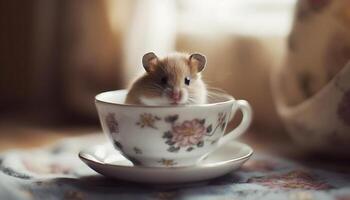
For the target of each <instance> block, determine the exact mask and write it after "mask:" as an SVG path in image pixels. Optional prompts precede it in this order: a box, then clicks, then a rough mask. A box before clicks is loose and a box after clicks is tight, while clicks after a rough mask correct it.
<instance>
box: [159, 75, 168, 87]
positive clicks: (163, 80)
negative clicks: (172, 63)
mask: <svg viewBox="0 0 350 200" xmlns="http://www.w3.org/2000/svg"><path fill="white" fill-rule="evenodd" d="M160 82H161V83H162V84H163V85H166V84H167V83H168V77H166V76H164V77H162V79H160Z"/></svg>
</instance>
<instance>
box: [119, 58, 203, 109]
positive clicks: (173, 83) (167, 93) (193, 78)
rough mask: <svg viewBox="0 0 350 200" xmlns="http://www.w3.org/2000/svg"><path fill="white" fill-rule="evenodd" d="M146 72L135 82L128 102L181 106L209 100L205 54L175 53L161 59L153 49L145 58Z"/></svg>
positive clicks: (130, 90) (143, 60)
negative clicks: (204, 76) (204, 71)
mask: <svg viewBox="0 0 350 200" xmlns="http://www.w3.org/2000/svg"><path fill="white" fill-rule="evenodd" d="M142 64H143V67H144V68H145V70H146V73H145V74H144V75H143V76H141V77H140V78H138V79H136V81H135V82H134V83H133V84H132V85H131V87H130V89H129V92H128V94H127V97H126V101H125V103H127V104H143V105H149V106H157V105H179V104H203V103H206V102H207V87H206V85H205V83H204V82H203V80H202V78H201V72H202V71H203V69H204V68H205V65H206V58H205V56H203V55H201V54H199V53H194V54H191V55H189V54H185V53H178V52H176V53H173V54H170V55H168V56H166V57H164V58H158V57H157V56H156V55H155V54H154V53H153V52H150V53H147V54H145V55H144V56H143V58H142Z"/></svg>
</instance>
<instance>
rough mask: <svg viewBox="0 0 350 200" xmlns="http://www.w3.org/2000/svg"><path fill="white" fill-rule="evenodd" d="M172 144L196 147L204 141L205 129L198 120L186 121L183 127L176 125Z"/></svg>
mask: <svg viewBox="0 0 350 200" xmlns="http://www.w3.org/2000/svg"><path fill="white" fill-rule="evenodd" d="M172 130H173V132H172V133H173V137H172V139H171V141H172V142H175V144H177V145H178V146H180V147H187V146H191V145H196V144H198V143H199V142H201V141H202V140H203V137H204V134H205V130H206V129H205V127H204V125H203V124H202V123H201V122H200V120H198V119H193V120H191V121H188V120H186V121H184V122H183V123H182V124H181V125H174V126H173V128H172Z"/></svg>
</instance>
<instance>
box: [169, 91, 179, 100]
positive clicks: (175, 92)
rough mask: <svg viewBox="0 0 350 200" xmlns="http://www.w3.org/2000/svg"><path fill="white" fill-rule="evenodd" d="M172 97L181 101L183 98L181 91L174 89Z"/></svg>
mask: <svg viewBox="0 0 350 200" xmlns="http://www.w3.org/2000/svg"><path fill="white" fill-rule="evenodd" d="M171 98H172V99H173V100H175V101H179V100H180V99H181V91H180V90H176V89H174V90H173V91H172V92H171Z"/></svg>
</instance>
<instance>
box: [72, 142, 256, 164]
mask: <svg viewBox="0 0 350 200" xmlns="http://www.w3.org/2000/svg"><path fill="white" fill-rule="evenodd" d="M229 143H236V144H239V145H241V146H245V147H246V148H248V150H249V153H248V154H247V155H244V156H241V157H238V158H234V159H229V160H226V161H220V162H215V163H208V164H202V165H201V164H200V162H199V163H197V164H194V165H189V166H178V167H177V166H171V167H150V166H142V165H139V166H135V165H134V166H124V165H116V164H111V163H103V162H101V161H99V160H91V159H89V158H87V157H86V156H84V154H85V155H90V154H89V153H86V151H87V150H86V149H87V148H84V149H82V150H80V151H79V154H78V156H79V158H80V159H81V160H82V161H84V162H85V163H86V162H88V163H91V162H92V163H95V164H98V165H102V166H110V167H118V168H124V169H130V168H138V169H144V170H150V169H152V170H154V169H157V170H169V169H171V170H176V169H179V170H183V169H192V168H193V167H196V168H215V167H218V166H222V165H226V164H228V163H231V162H239V161H244V160H247V159H249V158H250V157H251V156H252V155H253V154H254V150H253V148H252V147H251V146H249V145H248V144H245V143H242V142H237V141H231V142H229ZM100 145H101V144H99V145H98V144H97V145H94V146H92V147H91V148H95V147H96V146H100ZM107 145H108V143H105V144H102V145H101V146H107ZM224 146H225V145H224ZM84 151H85V153H84ZM214 152H215V151H214ZM126 159H127V158H126Z"/></svg>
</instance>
